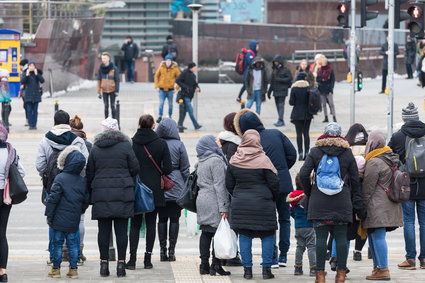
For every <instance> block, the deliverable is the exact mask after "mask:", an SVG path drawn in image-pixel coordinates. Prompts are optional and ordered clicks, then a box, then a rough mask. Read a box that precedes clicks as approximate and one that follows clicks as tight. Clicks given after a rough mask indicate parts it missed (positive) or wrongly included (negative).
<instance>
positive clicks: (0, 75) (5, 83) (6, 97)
mask: <svg viewBox="0 0 425 283" xmlns="http://www.w3.org/2000/svg"><path fill="white" fill-rule="evenodd" d="M11 102H12V100H11V98H10V88H9V71H8V70H6V69H0V103H1V120H2V121H3V124H4V125H5V126H6V128H7V130H9V127H10V126H11V124H10V123H9V116H10V112H12V106H11V105H10V104H11Z"/></svg>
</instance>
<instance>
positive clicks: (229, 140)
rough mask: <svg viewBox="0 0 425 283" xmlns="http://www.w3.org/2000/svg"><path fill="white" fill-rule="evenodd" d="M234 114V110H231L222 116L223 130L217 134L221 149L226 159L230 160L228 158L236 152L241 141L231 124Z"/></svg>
mask: <svg viewBox="0 0 425 283" xmlns="http://www.w3.org/2000/svg"><path fill="white" fill-rule="evenodd" d="M235 116H236V112H231V113H229V114H227V115H226V116H224V119H223V128H224V131H223V132H220V133H219V134H218V140H219V141H220V144H221V149H222V150H223V153H224V155H225V156H226V159H227V161H230V158H231V157H232V156H233V155H234V154H235V153H236V150H237V149H238V146H239V144H240V143H241V137H239V136H238V134H237V132H236V130H235V126H234V124H233V123H234V120H235Z"/></svg>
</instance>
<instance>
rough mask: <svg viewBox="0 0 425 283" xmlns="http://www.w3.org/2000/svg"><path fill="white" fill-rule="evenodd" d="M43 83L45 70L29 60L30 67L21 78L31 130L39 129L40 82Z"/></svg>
mask: <svg viewBox="0 0 425 283" xmlns="http://www.w3.org/2000/svg"><path fill="white" fill-rule="evenodd" d="M42 83H44V78H43V72H42V71H41V70H39V69H37V68H36V66H35V63H34V62H29V63H28V69H27V71H26V73H25V75H24V76H23V77H22V78H21V84H22V85H23V86H24V104H25V107H26V111H27V114H28V125H29V129H30V130H37V117H38V104H39V103H40V102H41V96H42V90H41V86H40V84H42Z"/></svg>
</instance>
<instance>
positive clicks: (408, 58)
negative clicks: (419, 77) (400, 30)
mask: <svg viewBox="0 0 425 283" xmlns="http://www.w3.org/2000/svg"><path fill="white" fill-rule="evenodd" d="M404 48H405V51H404V52H405V53H404V63H405V64H406V73H407V78H406V79H413V68H412V65H413V64H414V63H415V59H416V44H415V41H413V39H412V38H411V37H410V35H408V36H407V37H406V44H405V47H404Z"/></svg>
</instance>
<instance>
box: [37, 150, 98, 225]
mask: <svg viewBox="0 0 425 283" xmlns="http://www.w3.org/2000/svg"><path fill="white" fill-rule="evenodd" d="M85 166H86V158H85V157H84V155H83V154H81V152H80V149H79V148H78V147H76V146H68V147H67V148H66V149H64V150H63V151H62V152H61V154H60V155H59V157H58V168H59V169H60V170H62V172H61V173H60V174H59V175H57V176H56V178H55V181H54V183H53V185H52V188H51V190H50V193H49V195H48V196H47V199H46V211H45V215H46V216H47V218H48V223H49V225H50V227H52V228H53V229H54V230H57V231H61V232H65V233H75V232H77V230H78V227H79V225H80V220H81V214H82V213H84V212H85V210H86V209H87V207H88V205H89V202H90V199H89V193H88V190H87V188H86V179H85V178H84V177H81V176H80V174H81V171H82V170H83V169H84V167H85Z"/></svg>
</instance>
